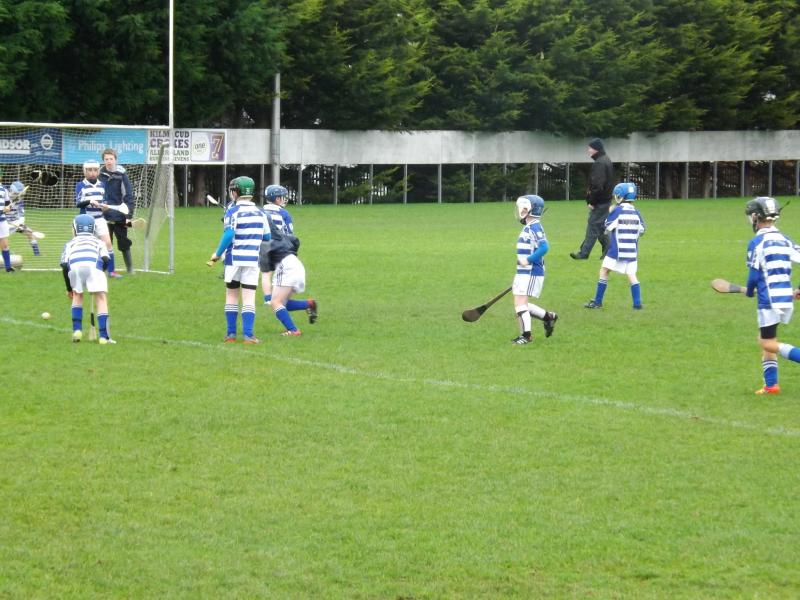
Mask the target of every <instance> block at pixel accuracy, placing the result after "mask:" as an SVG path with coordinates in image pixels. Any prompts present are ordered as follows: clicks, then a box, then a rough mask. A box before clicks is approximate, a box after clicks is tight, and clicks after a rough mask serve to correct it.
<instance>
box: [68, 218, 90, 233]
mask: <svg viewBox="0 0 800 600" xmlns="http://www.w3.org/2000/svg"><path fill="white" fill-rule="evenodd" d="M72 231H74V232H75V235H79V234H81V233H88V234H89V235H94V217H93V216H91V215H78V216H77V217H75V220H74V221H72Z"/></svg>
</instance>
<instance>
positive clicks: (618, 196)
mask: <svg viewBox="0 0 800 600" xmlns="http://www.w3.org/2000/svg"><path fill="white" fill-rule="evenodd" d="M638 192H639V190H638V189H636V184H635V183H633V182H631V181H623V182H622V183H618V184H617V185H615V186H614V192H613V193H614V202H616V203H617V204H619V203H620V202H634V201H635V200H636V197H637V196H638Z"/></svg>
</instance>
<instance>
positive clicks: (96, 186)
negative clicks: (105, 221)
mask: <svg viewBox="0 0 800 600" xmlns="http://www.w3.org/2000/svg"><path fill="white" fill-rule="evenodd" d="M105 193H106V188H105V186H104V185H103V182H102V181H100V180H99V179H98V180H97V181H95V182H94V183H92V182H91V181H89V180H88V179H84V180H83V181H79V182H78V183H77V184H75V206H77V205H78V204H80V203H81V202H86V201H87V200H95V201H97V202H99V203H101V204H105V201H104V196H105ZM80 212H81V214H84V213H85V214H87V215H91V216H93V217H94V218H95V219H97V218H98V217H102V216H103V211H102V210H100V209H99V208H93V207H91V206H85V207H83V208H81V211H80Z"/></svg>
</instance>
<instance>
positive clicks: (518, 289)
mask: <svg viewBox="0 0 800 600" xmlns="http://www.w3.org/2000/svg"><path fill="white" fill-rule="evenodd" d="M542 287H544V275H521V274H519V273H517V274H516V275H514V282H513V283H512V284H511V293H512V294H514V295H515V296H530V297H533V298H538V297H539V296H540V295H541V293H542Z"/></svg>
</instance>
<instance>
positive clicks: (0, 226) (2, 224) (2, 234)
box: [0, 221, 8, 238]
mask: <svg viewBox="0 0 800 600" xmlns="http://www.w3.org/2000/svg"><path fill="white" fill-rule="evenodd" d="M7 237H8V221H0V238H7Z"/></svg>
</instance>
